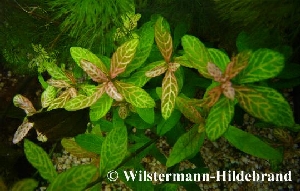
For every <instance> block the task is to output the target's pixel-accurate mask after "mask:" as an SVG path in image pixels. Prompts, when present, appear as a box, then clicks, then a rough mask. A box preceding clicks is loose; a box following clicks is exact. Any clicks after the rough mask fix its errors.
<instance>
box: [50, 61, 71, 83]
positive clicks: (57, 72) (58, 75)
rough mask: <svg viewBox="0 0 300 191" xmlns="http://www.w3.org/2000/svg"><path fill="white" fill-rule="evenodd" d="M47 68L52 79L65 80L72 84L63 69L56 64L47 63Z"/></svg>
mask: <svg viewBox="0 0 300 191" xmlns="http://www.w3.org/2000/svg"><path fill="white" fill-rule="evenodd" d="M45 67H46V69H47V72H48V73H49V74H50V76H52V78H54V79H56V80H64V81H66V82H67V83H69V84H71V83H72V81H71V80H70V79H69V78H68V77H67V76H66V74H65V73H64V72H63V71H62V69H60V68H59V67H58V66H57V65H56V64H55V63H52V62H46V63H45Z"/></svg>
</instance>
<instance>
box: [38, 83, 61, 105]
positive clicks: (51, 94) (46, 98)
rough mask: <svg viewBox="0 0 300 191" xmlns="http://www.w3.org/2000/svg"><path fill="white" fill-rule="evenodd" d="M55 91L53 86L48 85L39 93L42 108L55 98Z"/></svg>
mask: <svg viewBox="0 0 300 191" xmlns="http://www.w3.org/2000/svg"><path fill="white" fill-rule="evenodd" d="M56 93H57V92H56V88H55V87H53V86H48V87H47V88H46V89H45V91H44V92H43V93H42V95H41V103H42V107H43V108H46V107H48V106H49V105H50V103H51V102H52V101H53V100H54V99H55V97H56Z"/></svg>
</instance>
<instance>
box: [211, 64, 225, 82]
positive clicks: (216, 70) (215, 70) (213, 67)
mask: <svg viewBox="0 0 300 191" xmlns="http://www.w3.org/2000/svg"><path fill="white" fill-rule="evenodd" d="M207 71H208V73H209V74H210V75H211V76H212V77H213V78H214V80H215V81H217V82H220V81H221V78H222V71H221V70H220V69H219V68H218V67H217V66H216V65H215V64H213V63H212V62H208V63H207Z"/></svg>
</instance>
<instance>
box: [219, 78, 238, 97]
mask: <svg viewBox="0 0 300 191" xmlns="http://www.w3.org/2000/svg"><path fill="white" fill-rule="evenodd" d="M231 85H232V84H231V82H230V81H227V82H225V83H223V84H222V86H221V87H222V89H223V94H224V95H225V96H226V97H227V98H228V99H230V100H234V96H235V91H234V88H233V87H232V86H231Z"/></svg>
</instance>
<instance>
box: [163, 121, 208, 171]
mask: <svg viewBox="0 0 300 191" xmlns="http://www.w3.org/2000/svg"><path fill="white" fill-rule="evenodd" d="M198 130H199V124H196V125H194V126H193V127H192V129H190V130H189V131H188V132H187V133H185V134H183V135H182V136H181V137H179V139H178V140H177V142H176V143H175V145H174V146H173V148H172V151H171V153H170V156H169V158H168V160H167V164H166V165H167V167H171V166H173V165H175V164H177V163H179V162H181V161H183V160H185V159H188V158H190V157H193V156H194V155H196V154H197V152H199V149H200V147H201V145H202V144H203V142H204V138H205V133H204V132H201V133H199V132H198Z"/></svg>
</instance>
